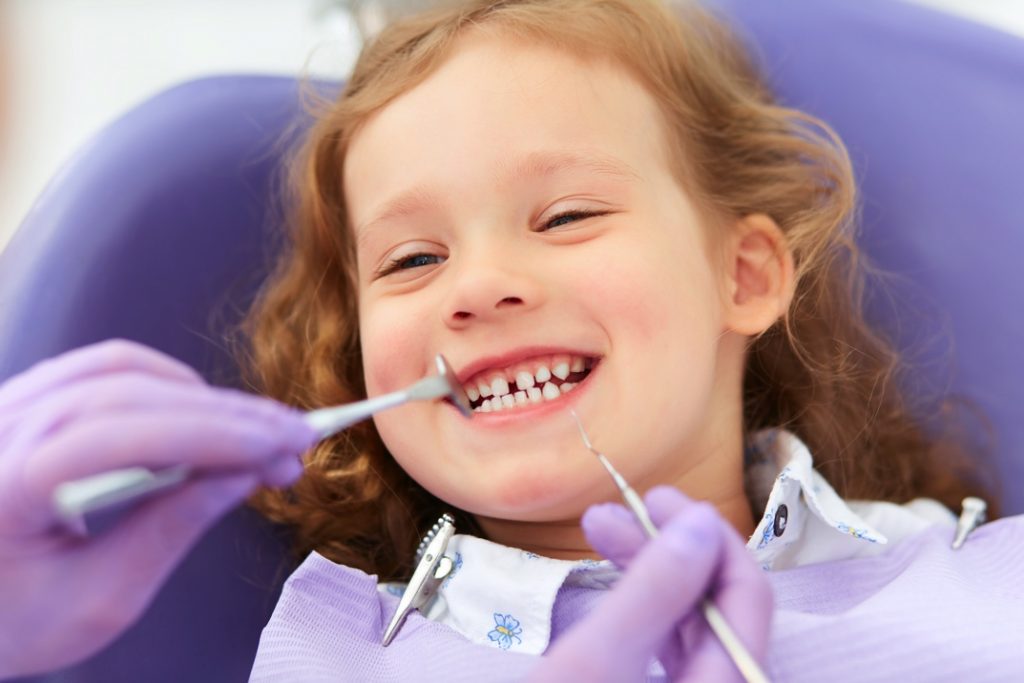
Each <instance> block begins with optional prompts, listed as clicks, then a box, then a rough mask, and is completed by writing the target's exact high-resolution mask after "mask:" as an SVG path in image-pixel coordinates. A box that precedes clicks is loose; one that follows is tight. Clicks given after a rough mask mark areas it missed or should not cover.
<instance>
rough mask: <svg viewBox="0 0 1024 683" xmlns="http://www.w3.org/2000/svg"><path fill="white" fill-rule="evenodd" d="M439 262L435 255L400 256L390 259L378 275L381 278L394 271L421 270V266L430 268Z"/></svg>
mask: <svg viewBox="0 0 1024 683" xmlns="http://www.w3.org/2000/svg"><path fill="white" fill-rule="evenodd" d="M440 262H441V257H440V256H437V255H436V254H411V255H409V256H401V257H399V258H395V259H391V260H390V261H389V262H388V263H387V265H385V266H384V267H383V268H382V269H381V270H380V272H379V274H378V275H379V276H380V277H383V276H385V275H390V274H391V273H394V272H395V271H399V270H409V269H411V268H422V267H423V266H431V265H434V264H435V263H440Z"/></svg>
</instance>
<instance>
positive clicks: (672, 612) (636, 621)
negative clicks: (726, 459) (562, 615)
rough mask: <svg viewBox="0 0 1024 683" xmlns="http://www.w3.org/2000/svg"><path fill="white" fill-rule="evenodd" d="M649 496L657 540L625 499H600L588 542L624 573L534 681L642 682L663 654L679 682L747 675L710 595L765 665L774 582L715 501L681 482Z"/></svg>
mask: <svg viewBox="0 0 1024 683" xmlns="http://www.w3.org/2000/svg"><path fill="white" fill-rule="evenodd" d="M645 502H646V503H647V506H648V509H649V511H650V514H651V519H652V520H653V521H654V523H655V525H656V526H657V527H658V528H659V529H660V531H661V534H660V536H659V537H658V538H656V539H653V540H648V539H647V537H646V536H645V535H644V533H643V530H642V529H641V527H640V525H639V524H638V523H637V522H636V520H635V519H634V517H633V515H632V514H631V513H630V512H629V511H628V510H627V509H626V508H625V507H623V506H621V505H617V504H614V503H606V504H602V505H595V506H593V507H591V508H590V509H589V510H587V513H586V514H585V515H584V516H583V530H584V533H585V534H586V536H587V540H588V541H590V544H591V545H592V546H593V547H594V549H595V550H597V551H598V552H599V553H601V554H602V555H604V556H605V557H607V558H608V559H610V560H612V561H613V562H614V563H615V564H616V565H618V566H619V567H621V568H623V569H625V573H624V574H623V577H622V579H620V580H619V582H618V583H617V584H616V585H615V587H614V588H613V589H612V590H611V591H610V593H609V594H608V595H607V596H606V597H605V599H603V600H602V601H601V602H600V603H599V604H598V606H597V607H596V608H595V609H594V611H593V612H591V613H590V614H589V615H588V616H587V617H586V618H585V619H583V620H582V621H580V623H578V624H576V625H575V626H574V627H573V628H572V629H571V630H570V631H569V632H568V633H566V634H565V636H563V637H562V638H561V639H559V640H558V641H557V642H556V643H555V645H554V646H553V647H552V648H551V650H549V651H548V653H547V654H546V655H545V656H544V658H543V660H542V661H541V663H540V664H539V665H538V666H537V668H536V669H535V670H534V671H533V673H532V676H531V678H530V680H531V681H533V682H534V683H538V682H540V681H568V680H586V681H641V680H644V677H645V674H646V672H647V667H648V664H649V662H650V660H651V659H652V658H654V657H657V658H658V660H659V661H660V662H661V663H662V665H663V666H664V667H665V670H666V672H667V673H668V678H669V680H672V681H694V682H697V681H715V682H716V683H726V682H728V681H742V680H743V678H742V676H741V675H740V673H739V671H738V670H737V669H736V666H735V665H734V664H733V663H732V660H730V659H729V656H728V655H727V654H726V652H725V650H724V649H723V648H722V646H721V644H720V643H719V642H718V640H717V638H716V637H715V634H714V632H712V631H711V628H710V627H709V626H708V625H707V622H706V621H705V620H704V616H703V614H702V613H701V611H700V600H701V598H702V597H704V596H705V595H707V596H709V597H711V599H712V600H713V601H714V602H715V604H716V605H717V606H718V608H719V610H720V611H721V612H722V614H723V615H724V616H725V619H726V621H728V622H729V625H730V626H732V629H733V630H734V631H735V632H736V634H737V636H738V637H739V638H740V640H741V641H743V644H744V645H745V646H746V647H747V649H748V650H749V651H750V653H751V654H752V655H753V656H754V657H755V658H756V659H757V660H758V661H759V662H764V661H765V655H766V653H767V647H768V632H769V626H770V624H771V616H772V606H773V603H772V594H771V586H770V584H769V583H768V579H767V577H766V576H765V575H764V572H763V571H762V570H761V569H760V567H758V566H757V564H756V563H755V562H754V560H753V558H752V557H751V556H750V553H749V552H748V551H747V549H746V547H745V546H744V544H743V541H742V540H741V539H740V537H739V536H738V535H737V533H736V531H735V530H734V529H733V528H732V527H731V526H729V524H728V523H726V522H725V520H723V519H722V518H721V517H720V516H719V515H718V513H717V511H716V510H715V509H714V508H713V507H712V506H711V505H709V504H707V503H697V502H693V501H691V500H690V499H688V498H686V496H684V495H683V494H682V493H680V492H679V491H677V490H676V489H674V488H670V487H659V488H655V489H652V490H651V491H650V492H649V493H648V494H647V496H646V498H645Z"/></svg>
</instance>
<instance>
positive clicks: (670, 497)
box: [644, 486, 693, 527]
mask: <svg viewBox="0 0 1024 683" xmlns="http://www.w3.org/2000/svg"><path fill="white" fill-rule="evenodd" d="M692 504H693V499H691V498H689V497H688V496H687V495H686V494H684V493H683V492H682V491H680V490H679V489H677V488H675V487H674V486H655V487H654V488H652V489H651V490H650V491H648V492H647V494H646V495H644V505H646V506H647V512H648V513H649V514H650V515H651V521H652V522H654V526H657V527H660V526H661V525H662V524H665V523H667V522H668V521H669V520H670V519H672V517H674V516H675V515H676V514H677V513H678V512H679V511H680V510H683V509H684V508H686V507H687V506H688V505H692Z"/></svg>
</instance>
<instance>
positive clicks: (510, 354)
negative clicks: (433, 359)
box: [455, 346, 598, 384]
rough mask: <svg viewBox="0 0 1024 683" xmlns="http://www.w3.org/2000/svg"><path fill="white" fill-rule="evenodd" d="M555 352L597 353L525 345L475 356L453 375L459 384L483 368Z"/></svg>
mask: <svg viewBox="0 0 1024 683" xmlns="http://www.w3.org/2000/svg"><path fill="white" fill-rule="evenodd" d="M556 354H565V355H570V356H585V357H587V358H596V357H598V354H596V353H594V352H592V351H582V350H580V349H570V348H566V347H564V346H527V347H520V348H518V349H513V350H511V351H506V352H505V353H500V354H495V355H491V356H482V357H480V358H477V359H476V360H474V361H472V362H470V363H468V364H466V365H464V366H463V367H462V368H461V369H459V370H458V371H456V373H455V377H456V379H458V381H459V383H460V384H465V383H466V382H467V381H468V380H470V379H472V378H473V377H474V376H475V375H477V374H479V373H481V372H483V371H484V370H491V369H494V370H498V369H501V368H507V367H509V366H510V365H515V364H516V363H519V362H521V361H524V360H528V359H530V358H536V357H537V356H552V355H556Z"/></svg>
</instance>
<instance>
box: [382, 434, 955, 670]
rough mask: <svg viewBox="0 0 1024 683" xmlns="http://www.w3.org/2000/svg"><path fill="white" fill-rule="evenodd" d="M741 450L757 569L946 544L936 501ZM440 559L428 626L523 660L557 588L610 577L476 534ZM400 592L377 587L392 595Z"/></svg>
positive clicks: (543, 639) (764, 439) (798, 452)
mask: <svg viewBox="0 0 1024 683" xmlns="http://www.w3.org/2000/svg"><path fill="white" fill-rule="evenodd" d="M750 445H751V448H750V449H749V451H748V454H747V455H748V459H749V462H748V464H747V468H746V472H747V474H746V485H747V492H748V495H749V496H750V499H751V501H752V502H753V503H754V504H755V505H756V506H757V507H761V506H762V505H763V508H764V514H763V515H762V516H761V520H760V522H759V523H758V525H757V528H756V529H755V530H754V533H753V534H752V535H751V537H750V539H749V540H748V541H747V549H748V550H749V551H750V553H751V554H752V555H753V556H754V558H755V559H756V560H757V562H759V563H760V564H761V567H762V568H763V569H765V570H766V571H771V570H779V569H788V568H791V567H797V566H800V565H804V564H812V563H816V562H826V561H830V560H843V559H850V558H854V557H864V556H867V555H875V554H879V553H882V552H884V551H885V550H886V548H887V547H891V546H892V545H894V544H896V543H899V542H900V541H901V540H903V539H904V538H907V537H909V536H912V535H914V534H916V533H918V532H920V531H923V530H924V529H925V528H927V527H929V526H932V525H934V524H944V525H948V526H949V527H950V534H951V536H950V538H951V539H952V533H953V529H954V528H955V527H956V516H955V515H953V513H952V512H950V511H949V510H948V509H947V508H946V507H944V506H943V505H942V504H940V503H938V502H937V501H934V500H930V499H923V498H922V499H917V500H913V501H911V502H910V503H907V504H906V505H896V504H894V503H887V502H880V501H844V500H843V499H842V498H840V497H839V495H838V494H837V493H836V492H835V490H834V489H833V488H832V487H831V486H830V485H829V484H828V482H827V481H825V479H824V477H822V476H821V474H819V473H818V472H816V471H815V470H814V468H813V460H812V458H811V454H810V452H809V451H808V449H807V447H806V446H805V445H804V444H803V442H802V441H800V439H798V438H797V437H796V436H795V435H793V434H791V433H790V432H787V431H784V430H765V431H763V432H760V433H758V434H757V435H755V437H754V439H753V441H752V442H751V444H750ZM446 554H447V555H448V556H449V557H451V558H452V560H453V562H454V568H453V569H452V571H451V573H450V574H449V575H448V577H447V578H446V579H445V580H444V582H443V583H442V584H441V587H440V588H439V589H438V592H437V597H436V598H435V599H434V600H433V601H432V603H431V604H430V605H429V606H428V607H427V609H426V612H425V614H426V616H427V618H429V619H433V620H435V621H439V622H441V623H443V624H446V625H448V626H450V627H451V628H453V629H454V630H456V631H458V632H459V633H461V634H462V635H463V636H465V637H466V638H468V639H469V640H470V641H472V642H475V643H479V644H482V645H490V646H493V647H499V648H502V649H505V650H512V651H515V652H523V653H528V654H541V653H543V652H544V651H545V650H546V649H547V647H548V643H549V642H550V637H551V613H552V609H553V607H554V604H555V598H556V596H557V594H558V591H559V589H560V588H561V587H562V586H563V585H583V586H588V587H593V588H608V587H610V586H611V585H612V584H613V583H614V582H615V580H616V579H617V578H618V576H619V571H618V570H617V569H616V568H615V567H614V566H613V565H612V564H611V563H610V562H607V561H601V562H598V561H595V560H582V561H569V560H555V559H551V558H547V557H541V556H539V555H536V554H534V553H531V552H527V551H525V550H519V549H517V548H510V547H507V546H503V545H500V544H497V543H492V542H491V541H487V540H484V539H482V538H477V537H475V536H465V535H456V536H455V537H454V538H453V539H452V540H451V542H450V543H449V544H448V549H447V551H446ZM404 588H405V585H404V584H394V583H392V584H381V586H380V589H381V590H387V591H389V592H392V593H396V594H399V595H400V594H401V592H402V590H404Z"/></svg>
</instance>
